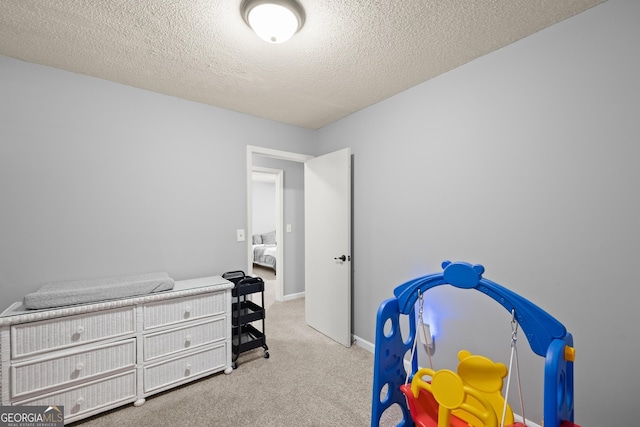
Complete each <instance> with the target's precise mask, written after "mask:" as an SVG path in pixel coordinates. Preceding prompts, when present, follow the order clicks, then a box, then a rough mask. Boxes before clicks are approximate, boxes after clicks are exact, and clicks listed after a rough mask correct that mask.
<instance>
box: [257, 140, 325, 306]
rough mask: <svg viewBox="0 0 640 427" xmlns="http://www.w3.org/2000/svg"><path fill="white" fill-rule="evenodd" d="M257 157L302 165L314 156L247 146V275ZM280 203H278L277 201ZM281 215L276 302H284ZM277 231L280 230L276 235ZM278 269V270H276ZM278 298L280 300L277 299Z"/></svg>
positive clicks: (281, 219) (277, 237) (278, 225)
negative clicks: (255, 157)
mask: <svg viewBox="0 0 640 427" xmlns="http://www.w3.org/2000/svg"><path fill="white" fill-rule="evenodd" d="M254 154H256V155H259V156H263V157H269V158H272V159H280V160H289V161H292V162H300V163H304V162H306V161H307V160H310V159H313V158H314V157H315V156H311V155H308V154H300V153H292V152H289V151H281V150H274V149H272V148H266V147H258V146H255V145H247V160H246V165H247V171H246V173H247V233H246V237H247V239H246V240H247V271H248V272H249V274H251V272H252V271H253V250H252V247H251V240H250V239H251V236H253V233H252V228H253V178H252V174H253V169H254V166H253V155H254ZM280 196H281V198H282V208H284V195H283V194H282V193H280ZM278 203H280V201H278ZM279 210H280V212H281V213H282V217H279V218H278V221H279V224H277V226H276V241H277V242H278V249H277V254H276V257H277V260H276V278H278V277H279V278H278V279H277V280H276V301H283V300H284V282H285V280H284V268H282V266H284V239H283V233H282V230H283V228H284V227H283V226H284V212H283V209H279ZM277 230H280V235H278V233H277ZM278 268H280V269H278ZM278 297H280V298H278Z"/></svg>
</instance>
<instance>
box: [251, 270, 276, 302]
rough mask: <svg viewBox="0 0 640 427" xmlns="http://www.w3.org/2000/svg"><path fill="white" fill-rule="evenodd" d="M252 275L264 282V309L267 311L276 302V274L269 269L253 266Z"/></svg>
mask: <svg viewBox="0 0 640 427" xmlns="http://www.w3.org/2000/svg"><path fill="white" fill-rule="evenodd" d="M253 274H254V275H255V276H259V277H261V278H262V280H263V281H264V308H267V309H268V308H269V307H271V304H273V303H274V302H275V300H276V273H275V271H273V270H272V269H270V268H267V267H262V266H260V265H257V264H254V265H253Z"/></svg>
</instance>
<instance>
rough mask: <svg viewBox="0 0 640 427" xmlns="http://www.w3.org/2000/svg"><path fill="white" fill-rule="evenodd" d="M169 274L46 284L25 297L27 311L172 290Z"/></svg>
mask: <svg viewBox="0 0 640 427" xmlns="http://www.w3.org/2000/svg"><path fill="white" fill-rule="evenodd" d="M173 286H174V280H173V279H172V278H171V277H169V275H168V274H167V273H147V274H139V275H135V276H122V277H112V278H107V279H95V280H77V281H73V282H56V283H47V284H45V285H43V286H42V287H41V288H40V289H38V290H37V291H35V292H33V293H30V294H28V295H26V296H25V297H24V306H25V308H27V309H32V310H33V309H43V308H54V307H64V306H67V305H75V304H86V303H91V302H99V301H104V300H112V299H118V298H127V297H133V296H139V295H145V294H149V293H153V292H160V291H168V290H170V289H173Z"/></svg>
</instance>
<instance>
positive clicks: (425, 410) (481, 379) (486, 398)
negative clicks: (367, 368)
mask: <svg viewBox="0 0 640 427" xmlns="http://www.w3.org/2000/svg"><path fill="white" fill-rule="evenodd" d="M458 360H459V361H460V363H459V364H458V373H455V372H453V371H450V370H448V369H441V370H439V371H434V370H432V369H429V368H423V369H420V370H418V372H417V373H416V375H414V377H413V380H412V381H411V388H410V389H409V387H408V385H407V386H402V387H401V390H402V392H403V393H404V394H405V395H406V396H407V400H408V403H409V407H410V408H411V412H412V415H414V420H415V423H416V424H417V425H418V426H420V427H449V426H472V427H498V425H499V424H500V420H501V417H502V412H503V410H504V411H505V415H504V425H505V426H510V427H520V426H521V427H524V424H521V423H514V419H513V411H512V410H511V407H510V406H509V405H508V404H505V401H504V398H503V397H502V394H501V391H502V384H503V380H504V378H505V377H506V376H507V367H506V366H505V365H504V364H502V363H495V362H493V361H492V360H491V359H489V358H488V357H485V356H480V355H473V354H471V353H470V352H469V351H467V350H461V351H460V352H459V353H458ZM424 377H429V378H430V381H425V380H424ZM429 395H431V396H429ZM433 400H435V402H434V401H433ZM436 408H437V409H436ZM435 411H437V414H436V413H434V412H435Z"/></svg>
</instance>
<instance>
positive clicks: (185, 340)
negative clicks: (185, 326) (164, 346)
mask: <svg viewBox="0 0 640 427" xmlns="http://www.w3.org/2000/svg"><path fill="white" fill-rule="evenodd" d="M184 342H185V344H187V345H188V344H189V343H191V335H187V336H186V337H185V338H184Z"/></svg>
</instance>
